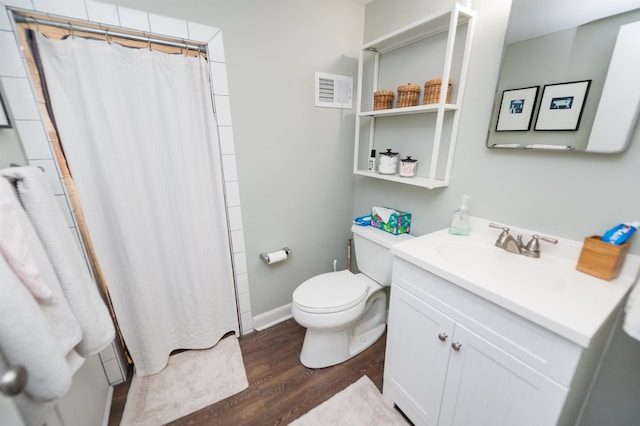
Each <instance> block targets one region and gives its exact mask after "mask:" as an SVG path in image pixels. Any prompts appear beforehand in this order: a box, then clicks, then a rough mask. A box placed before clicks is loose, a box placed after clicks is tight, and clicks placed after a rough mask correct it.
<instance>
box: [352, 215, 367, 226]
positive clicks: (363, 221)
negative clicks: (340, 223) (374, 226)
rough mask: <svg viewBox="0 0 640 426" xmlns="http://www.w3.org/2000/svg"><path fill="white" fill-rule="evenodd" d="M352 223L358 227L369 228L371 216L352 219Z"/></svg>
mask: <svg viewBox="0 0 640 426" xmlns="http://www.w3.org/2000/svg"><path fill="white" fill-rule="evenodd" d="M353 223H355V224H356V225H360V226H370V225H371V215H366V216H360V217H356V218H355V219H353Z"/></svg>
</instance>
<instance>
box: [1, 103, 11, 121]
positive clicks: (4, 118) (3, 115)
mask: <svg viewBox="0 0 640 426" xmlns="http://www.w3.org/2000/svg"><path fill="white" fill-rule="evenodd" d="M9 127H11V122H10V121H9V116H8V115H7V110H6V108H5V107H4V102H3V101H2V96H0V128H9Z"/></svg>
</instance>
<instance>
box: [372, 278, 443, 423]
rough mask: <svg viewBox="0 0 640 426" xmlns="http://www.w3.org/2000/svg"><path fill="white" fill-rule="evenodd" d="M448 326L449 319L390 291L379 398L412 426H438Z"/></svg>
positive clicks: (398, 291) (412, 298)
mask: <svg viewBox="0 0 640 426" xmlns="http://www.w3.org/2000/svg"><path fill="white" fill-rule="evenodd" d="M453 326H454V323H453V321H452V320H451V319H450V318H449V317H447V316H445V315H443V314H441V313H440V312H438V311H436V310H434V309H433V308H431V307H430V306H429V305H427V304H425V303H424V302H422V301H420V300H419V299H417V298H416V297H415V296H413V295H412V294H410V293H408V292H406V291H405V290H403V289H401V288H399V287H397V286H395V285H394V286H392V289H391V302H390V307H389V323H388V334H387V353H386V360H385V370H384V394H385V398H387V399H388V400H391V401H392V402H393V403H395V404H396V405H398V407H400V409H401V410H402V411H403V412H404V413H405V414H406V415H407V416H408V417H409V418H410V419H411V421H412V422H413V423H414V424H416V425H435V424H437V421H438V412H439V410H440V401H441V398H442V390H443V386H444V381H445V377H446V373H447V362H448V358H449V351H450V341H451V337H450V336H451V335H452V334H453ZM441 339H442V340H441Z"/></svg>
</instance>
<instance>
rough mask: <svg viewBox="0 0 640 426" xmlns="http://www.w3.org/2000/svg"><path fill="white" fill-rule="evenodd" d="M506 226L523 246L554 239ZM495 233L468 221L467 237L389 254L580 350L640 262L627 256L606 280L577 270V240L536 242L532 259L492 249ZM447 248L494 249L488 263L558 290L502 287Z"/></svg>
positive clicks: (440, 235) (435, 239)
mask: <svg viewBox="0 0 640 426" xmlns="http://www.w3.org/2000/svg"><path fill="white" fill-rule="evenodd" d="M501 225H505V224H501ZM505 226H508V227H509V228H511V232H510V233H511V235H513V237H514V238H515V236H516V235H517V234H522V235H523V241H524V242H525V243H526V242H527V241H529V238H530V237H531V235H532V234H539V235H543V236H549V237H552V238H557V237H554V236H550V235H545V234H544V233H542V232H534V231H530V230H526V229H522V228H517V227H513V226H510V225H505ZM500 232H501V230H499V229H494V228H490V227H489V221H487V220H484V219H480V218H475V217H472V218H471V235H469V236H461V235H451V234H449V232H448V230H447V229H444V230H442V231H437V232H434V233H431V234H427V235H424V236H420V237H416V238H414V239H411V240H409V241H406V242H402V243H398V244H396V245H394V246H393V247H392V248H391V253H392V254H393V255H394V256H397V257H398V258H401V259H404V260H406V261H407V262H410V263H412V264H414V265H416V266H418V267H420V268H422V269H425V270H427V271H429V272H432V273H433V274H435V275H438V276H440V277H442V278H444V279H446V280H447V281H450V282H452V283H454V284H456V285H458V286H459V287H461V288H464V289H465V290H468V291H470V292H471V293H473V294H476V295H478V296H480V297H482V298H484V299H486V300H489V301H491V302H493V303H495V304H497V305H499V306H501V307H503V308H505V309H507V310H509V311H511V312H513V313H515V314H517V315H520V316H521V317H523V318H526V319H528V320H530V321H532V322H534V323H536V324H538V325H540V326H542V327H545V328H547V329H549V330H550V331H553V332H554V333H556V334H558V335H560V336H563V337H565V338H566V339H569V340H570V341H572V342H575V343H577V344H579V345H580V346H583V347H588V346H589V343H590V341H591V338H592V337H593V336H594V335H595V334H596V332H597V331H598V329H599V328H600V327H601V326H602V325H603V324H604V322H605V321H606V320H607V319H608V318H609V317H610V316H611V314H612V313H613V312H614V311H615V310H616V308H617V307H618V306H619V305H620V303H622V302H623V300H624V298H625V296H626V295H627V293H628V292H629V290H630V289H631V287H632V286H633V284H634V283H635V281H636V279H637V276H638V271H639V270H640V257H638V256H634V255H627V258H626V260H625V263H624V267H623V269H622V272H621V274H620V275H619V276H618V278H616V279H614V280H611V281H606V280H603V279H600V278H596V277H593V276H591V275H588V274H585V273H583V272H580V271H578V270H576V265H577V263H578V258H579V256H580V251H581V249H582V241H572V240H567V239H562V238H557V239H558V244H556V245H553V244H548V243H546V242H543V241H541V242H540V245H541V257H540V258H539V259H532V258H528V257H526V256H522V255H518V254H514V253H509V252H506V251H505V250H502V249H500V248H498V247H495V246H494V243H495V241H496V239H497V238H498V235H500ZM451 244H454V245H456V244H464V245H465V247H467V246H469V247H475V248H478V249H481V250H495V253H494V252H493V251H485V252H484V253H485V254H486V253H489V254H490V256H491V260H492V263H493V262H495V263H496V264H499V265H505V270H506V269H508V268H509V267H513V266H514V264H515V265H516V267H522V268H525V267H527V268H529V267H530V268H534V269H536V270H537V268H538V267H539V268H541V271H542V270H544V271H547V272H548V273H550V274H553V277H554V282H555V279H556V278H557V282H558V283H561V285H558V286H550V285H547V284H548V283H541V285H540V286H533V285H524V286H523V285H520V286H519V285H518V283H517V282H515V278H514V282H513V285H510V284H509V285H507V284H505V280H495V279H494V278H495V277H492V276H491V274H487V273H486V270H485V271H482V270H481V269H482V266H481V265H479V264H476V265H475V266H474V265H473V264H472V263H473V261H471V262H469V264H468V265H465V264H462V265H461V264H460V263H459V262H458V261H455V262H452V261H451V260H450V259H449V260H447V258H445V257H444V256H443V255H441V252H440V250H439V248H442V247H443V245H451ZM517 265H520V266H517ZM467 266H468V267H467ZM544 271H543V272H544ZM499 272H504V270H503V271H499ZM545 273H546V272H545ZM498 275H500V273H498ZM507 275H508V274H507ZM543 275H544V274H543Z"/></svg>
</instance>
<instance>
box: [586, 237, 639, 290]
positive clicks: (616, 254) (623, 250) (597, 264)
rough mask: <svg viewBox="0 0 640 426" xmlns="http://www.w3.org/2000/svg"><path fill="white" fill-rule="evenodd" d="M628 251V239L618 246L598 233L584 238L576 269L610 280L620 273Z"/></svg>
mask: <svg viewBox="0 0 640 426" xmlns="http://www.w3.org/2000/svg"><path fill="white" fill-rule="evenodd" d="M628 251H629V242H628V241H627V242H626V243H624V244H622V245H619V246H618V245H615V244H611V243H605V242H603V241H601V237H600V236H598V235H593V236H591V237H587V238H585V239H584V244H583V246H582V252H580V258H579V259H578V265H576V269H577V270H578V271H581V272H584V273H586V274H589V275H593V276H594V277H598V278H602V279H603V280H607V281H610V280H612V279H614V278H616V277H617V276H618V275H620V271H621V270H622V265H624V260H625V258H626V257H627V252H628Z"/></svg>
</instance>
